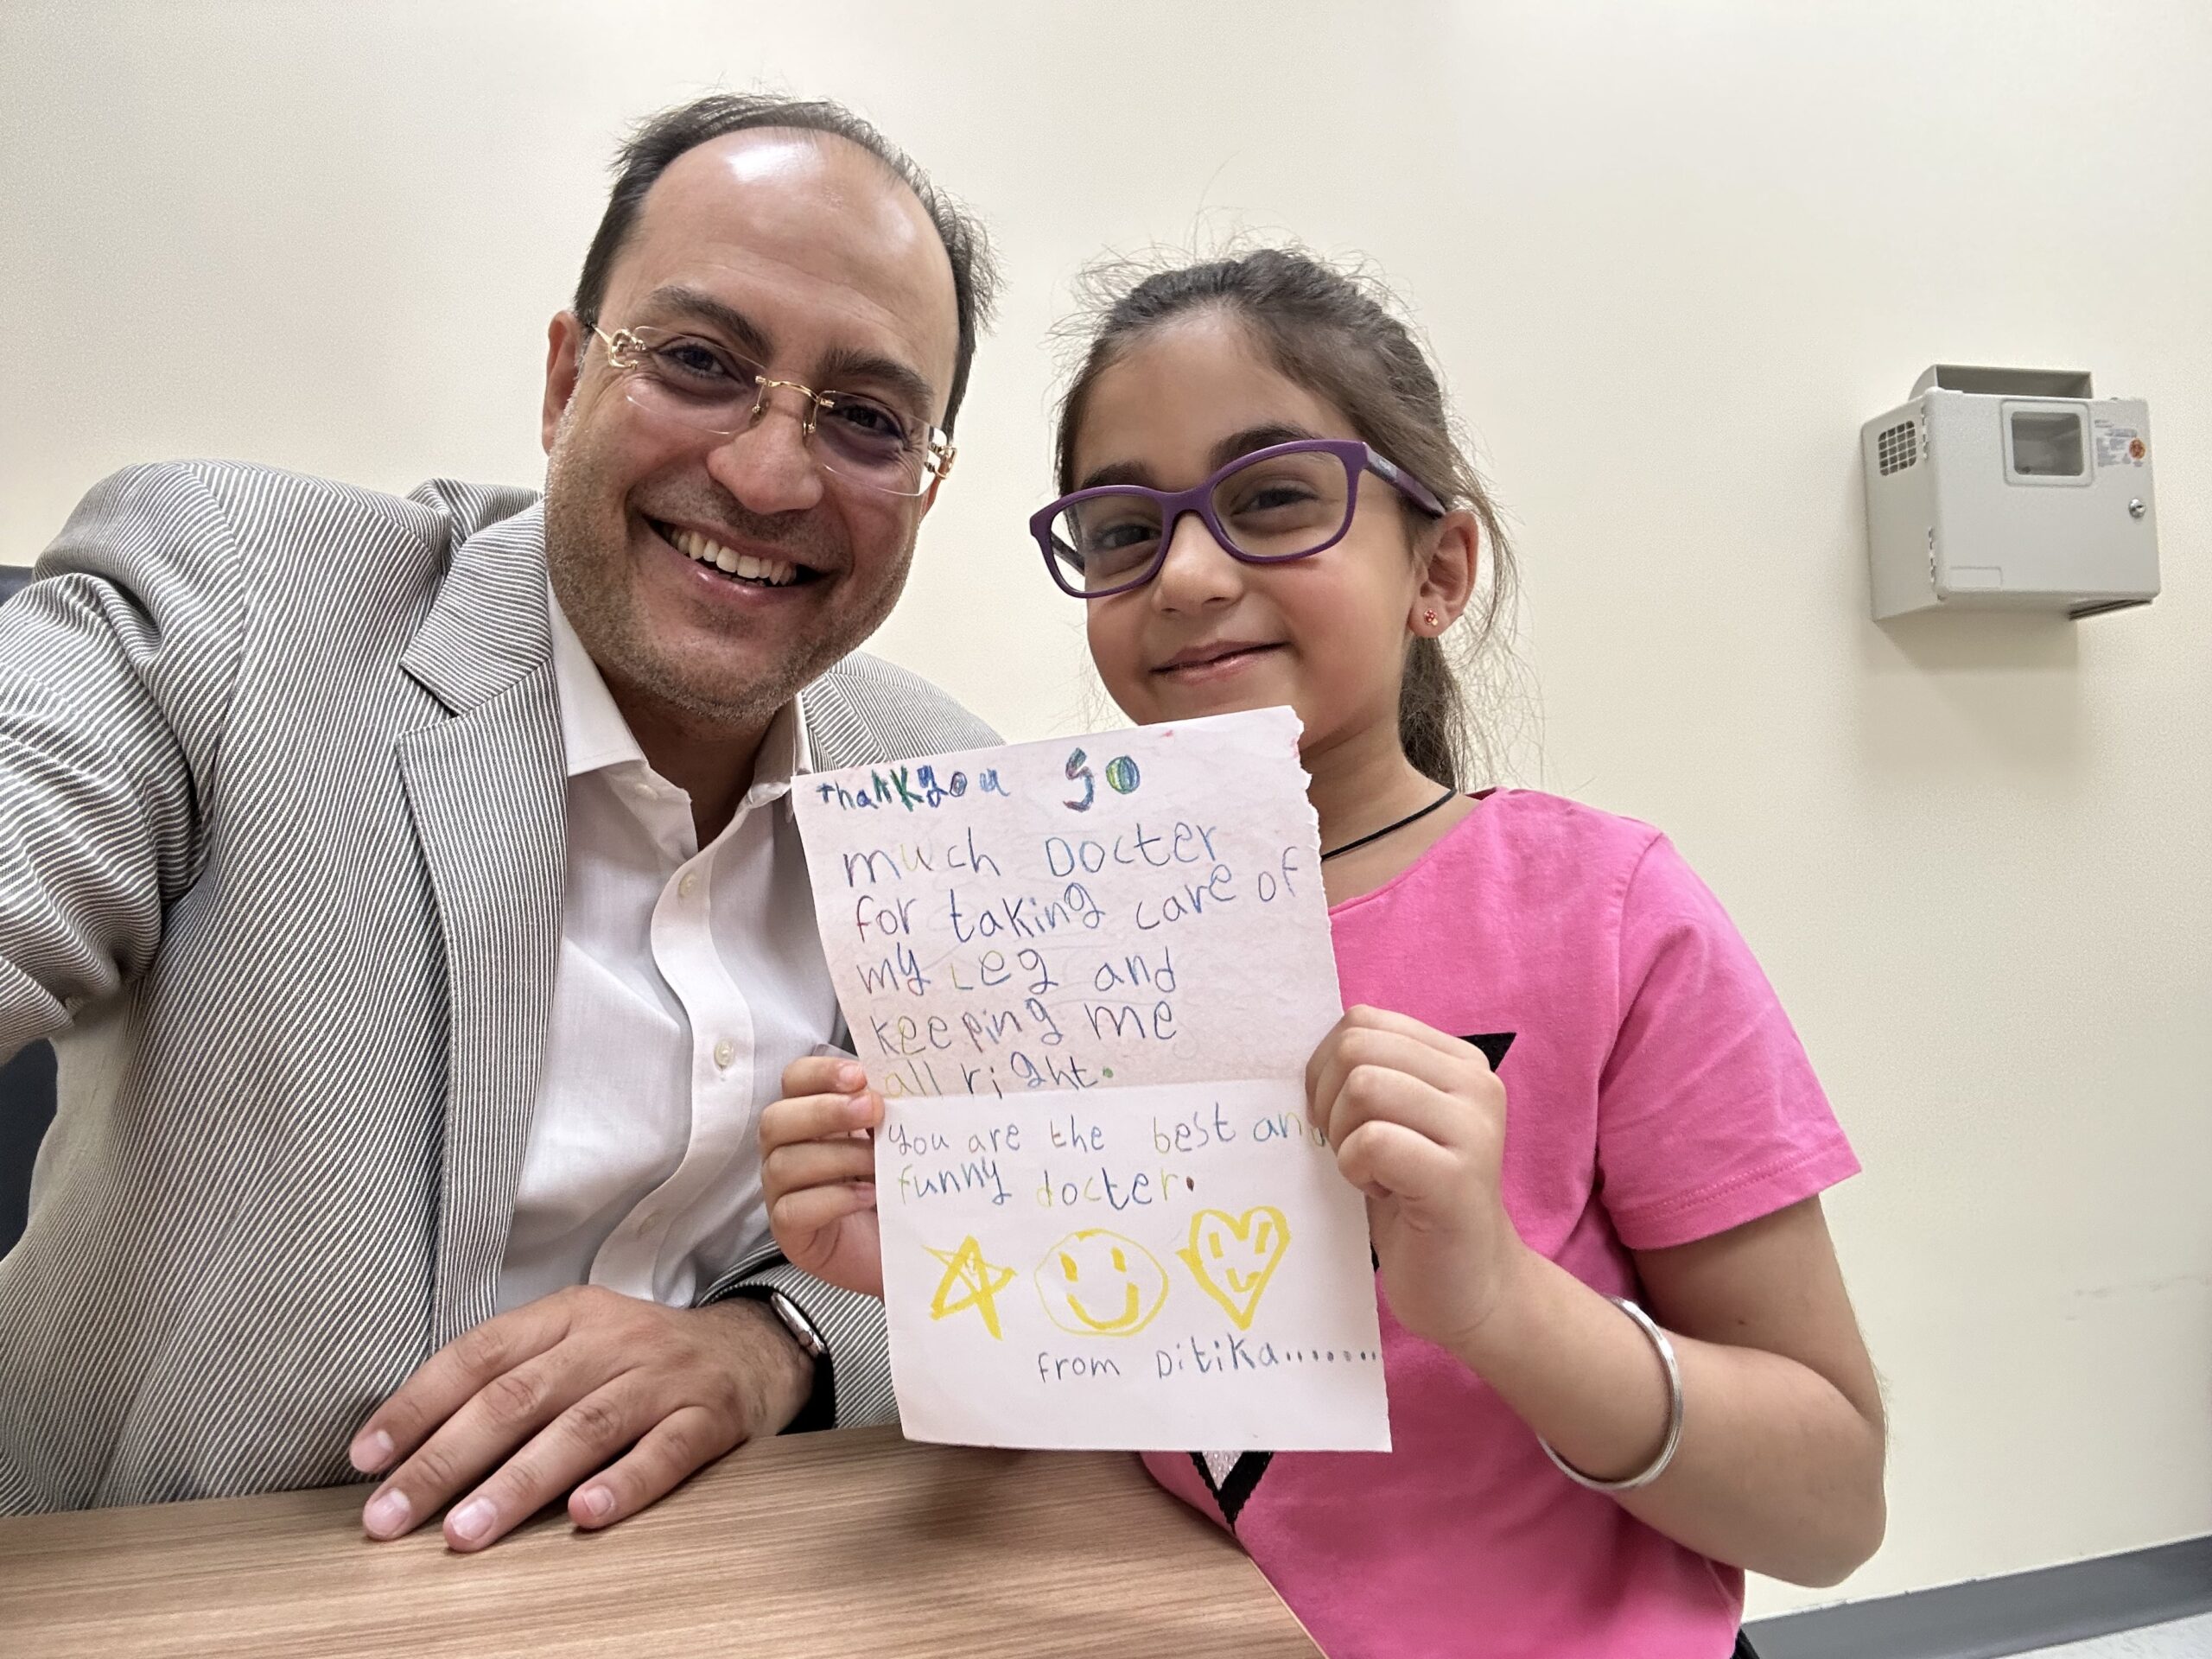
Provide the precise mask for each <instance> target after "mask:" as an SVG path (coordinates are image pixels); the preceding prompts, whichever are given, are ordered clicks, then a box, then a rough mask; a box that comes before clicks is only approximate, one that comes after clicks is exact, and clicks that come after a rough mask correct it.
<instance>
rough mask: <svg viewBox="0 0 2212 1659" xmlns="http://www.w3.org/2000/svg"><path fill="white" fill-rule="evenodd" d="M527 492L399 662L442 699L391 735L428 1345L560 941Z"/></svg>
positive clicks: (468, 1313) (485, 1287)
mask: <svg viewBox="0 0 2212 1659" xmlns="http://www.w3.org/2000/svg"><path fill="white" fill-rule="evenodd" d="M546 604H547V599H546V587H545V541H544V523H543V516H542V514H541V512H539V511H538V510H537V509H535V508H533V509H531V511H529V512H524V513H521V514H519V515H518V516H517V517H515V518H510V519H507V520H505V521H504V522H502V523H500V524H497V525H494V526H493V527H492V528H491V529H489V530H486V531H483V532H481V533H480V534H479V535H476V536H474V537H470V538H469V540H467V542H466V543H463V544H462V546H461V549H460V550H459V551H458V552H457V553H455V555H454V562H453V567H452V569H451V570H450V571H449V573H448V575H447V578H446V581H445V583H444V585H443V586H442V588H440V590H439V592H438V596H437V598H436V599H435V601H433V603H432V605H431V607H430V611H429V615H428V617H426V618H425V620H424V621H423V626H422V628H421V630H420V631H419V632H417V633H416V636H415V639H414V641H413V643H412V644H411V645H410V646H409V647H408V650H407V652H406V654H405V655H404V657H403V658H401V666H402V667H403V668H404V669H405V670H406V671H407V672H408V674H409V675H410V676H411V677H413V678H414V679H415V680H416V682H417V683H419V684H421V685H422V686H423V689H424V690H427V691H429V693H430V694H431V695H432V696H435V698H437V699H438V701H439V702H441V703H442V705H443V706H444V708H445V709H446V710H447V714H448V717H447V718H445V719H442V720H438V721H434V722H433V723H431V724H430V725H428V726H426V727H423V728H421V729H419V730H417V731H415V732H411V733H410V734H407V735H406V736H404V737H403V738H402V739H401V740H400V741H399V743H398V746H397V753H398V760H399V769H400V775H401V778H402V779H403V781H404V785H405V788H406V791H407V803H408V810H409V811H410V813H411V814H412V816H413V817H414V821H415V834H416V841H417V843H418V844H419V845H420V847H421V849H422V853H423V864H424V866H425V868H427V870H428V872H429V879H430V887H431V891H432V893H433V894H434V896H435V902H436V905H437V911H438V919H439V923H440V926H441V930H442V934H443V940H444V944H445V952H446V1007H447V1039H446V1040H447V1047H446V1077H447V1088H446V1120H445V1136H444V1158H443V1162H442V1168H441V1170H440V1186H439V1205H438V1248H437V1262H436V1269H435V1273H436V1281H435V1288H434V1300H433V1309H434V1312H433V1329H432V1332H431V1342H432V1344H433V1345H434V1346H441V1347H442V1346H443V1345H444V1344H446V1343H448V1342H450V1341H452V1340H453V1339H454V1338H455V1337H457V1336H459V1335H460V1334H461V1332H464V1331H467V1330H468V1329H469V1328H470V1327H471V1326H473V1325H478V1324H480V1323H481V1322H482V1321H483V1320H484V1319H487V1318H489V1317H490V1316H491V1314H492V1313H493V1307H494V1300H495V1297H496V1294H497V1292H498V1287H499V1263H500V1260H501V1258H502V1256H503V1255H504V1254H505V1249H506V1238H507V1230H508V1227H509V1225H510V1224H511V1223H512V1219H513V1214H514V1198H515V1189H516V1185H517V1184H518V1181H519V1179H520V1178H521V1173H522V1161H523V1154H524V1148H525V1147H527V1145H528V1143H529V1137H530V1122H531V1112H532V1109H534V1107H535V1105H536V1103H537V1084H538V1079H539V1076H540V1074H541V1072H542V1071H543V1059H544V1046H545V1034H546V1025H547V1020H548V1018H549V1015H550V1008H551V1005H552V996H553V976H554V972H555V969H556V965H557V963H558V961H559V957H560V942H561V885H562V872H563V863H564V861H565V857H566V853H567V836H568V800H567V790H566V776H567V768H566V764H565V760H564V755H563V745H562V738H561V712H560V699H559V695H558V691H557V690H556V685H555V682H554V677H553V658H552V635H551V632H550V628H549V626H548V622H547V615H546Z"/></svg>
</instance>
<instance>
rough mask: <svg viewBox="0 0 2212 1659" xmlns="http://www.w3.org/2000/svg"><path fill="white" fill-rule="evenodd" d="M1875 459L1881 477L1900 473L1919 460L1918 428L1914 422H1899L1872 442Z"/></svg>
mask: <svg viewBox="0 0 2212 1659" xmlns="http://www.w3.org/2000/svg"><path fill="white" fill-rule="evenodd" d="M1874 455H1875V459H1876V460H1877V461H1879V462H1880V464H1881V468H1882V476H1883V477H1884V478H1887V477H1888V476H1889V475H1890V474H1891V473H1901V472H1903V471H1904V469H1905V468H1906V467H1910V466H1911V465H1912V464H1913V462H1915V461H1918V460H1919V459H1920V427H1919V423H1917V422H1916V421H1900V422H1898V423H1897V424H1896V425H1895V426H1893V427H1891V428H1890V429H1889V430H1888V431H1886V432H1885V433H1883V434H1882V435H1880V436H1879V437H1878V438H1876V439H1875V440H1874Z"/></svg>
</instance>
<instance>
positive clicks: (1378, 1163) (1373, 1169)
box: [1337, 1118, 1464, 1205]
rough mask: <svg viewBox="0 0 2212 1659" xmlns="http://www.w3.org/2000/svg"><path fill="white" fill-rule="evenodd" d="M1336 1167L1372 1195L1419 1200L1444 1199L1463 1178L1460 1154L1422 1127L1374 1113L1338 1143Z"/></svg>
mask: <svg viewBox="0 0 2212 1659" xmlns="http://www.w3.org/2000/svg"><path fill="white" fill-rule="evenodd" d="M1337 1167H1338V1170H1340V1171H1342V1172H1343V1174H1344V1179H1346V1180H1348V1181H1350V1182H1351V1184H1352V1185H1354V1186H1356V1187H1357V1188H1358V1189H1359V1190H1360V1191H1361V1192H1364V1193H1365V1194H1367V1196H1368V1197H1369V1198H1395V1199H1397V1200H1398V1201H1400V1202H1401V1203H1403V1204H1411V1205H1427V1204H1434V1203H1440V1202H1446V1201H1449V1200H1450V1199H1452V1198H1454V1197H1455V1196H1457V1195H1458V1193H1459V1188H1460V1184H1461V1182H1462V1180H1463V1179H1464V1178H1463V1177H1462V1175H1461V1173H1460V1170H1459V1160H1456V1159H1455V1158H1453V1157H1452V1154H1451V1152H1450V1151H1449V1150H1447V1149H1446V1148H1445V1147H1440V1146H1439V1145H1437V1143H1436V1142H1435V1141H1432V1140H1430V1139H1429V1138H1428V1137H1427V1135H1422V1134H1421V1133H1420V1132H1419V1131H1418V1130H1415V1129H1410V1128H1407V1127H1406V1126H1405V1125H1404V1124H1402V1123H1393V1122H1388V1121H1387V1120H1384V1119H1382V1118H1370V1119H1369V1120H1368V1121H1367V1122H1364V1123H1363V1124H1361V1125H1360V1126H1359V1127H1358V1128H1356V1129H1354V1130H1353V1131H1352V1132H1351V1134H1350V1135H1346V1136H1345V1137H1344V1140H1343V1141H1342V1142H1341V1143H1339V1144H1338V1147H1337Z"/></svg>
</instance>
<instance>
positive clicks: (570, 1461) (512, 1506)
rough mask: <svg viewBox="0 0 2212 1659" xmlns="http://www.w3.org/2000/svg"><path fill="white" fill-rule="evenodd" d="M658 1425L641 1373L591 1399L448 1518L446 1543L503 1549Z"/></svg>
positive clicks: (542, 1435) (464, 1547)
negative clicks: (520, 1528)
mask: <svg viewBox="0 0 2212 1659" xmlns="http://www.w3.org/2000/svg"><path fill="white" fill-rule="evenodd" d="M701 1415H702V1416H704V1415H705V1414H704V1413H703V1412H702V1413H701ZM651 1426H652V1405H651V1402H650V1401H649V1400H648V1399H647V1397H646V1391H645V1387H644V1385H643V1384H642V1383H640V1382H639V1380H638V1379H637V1378H636V1376H634V1374H632V1375H630V1376H618V1377H616V1378H615V1379H614V1380H613V1382H612V1383H608V1384H607V1386H606V1387H605V1388H602V1389H598V1390H596V1391H594V1393H591V1394H588V1395H585V1396H584V1397H583V1398H582V1399H581V1400H579V1401H577V1402H575V1404H573V1405H571V1406H570V1407H569V1408H568V1409H567V1410H566V1411H563V1413H562V1414H560V1415H559V1416H557V1417H556V1418H555V1419H554V1420H553V1421H551V1422H550V1423H548V1424H547V1425H546V1426H545V1427H543V1429H541V1430H539V1431H538V1432H537V1433H536V1434H535V1435H533V1436H531V1440H530V1442H529V1444H528V1445H526V1446H524V1447H523V1448H522V1449H521V1450H520V1451H518V1452H516V1453H515V1454H514V1455H513V1456H512V1457H511V1458H509V1459H507V1460H506V1461H505V1463H503V1464H501V1465H499V1468H498V1469H497V1470H496V1471H493V1474H492V1477H491V1478H489V1479H488V1480H486V1481H485V1482H484V1484H482V1485H480V1486H479V1487H478V1488H477V1489H476V1490H475V1491H473V1492H471V1493H470V1494H469V1495H468V1496H467V1498H465V1499H463V1500H462V1501H461V1503H456V1504H454V1506H453V1509H452V1511H451V1512H450V1513H449V1514H448V1515H447V1516H446V1526H445V1533H446V1541H447V1542H448V1544H450V1545H452V1546H453V1548H455V1549H458V1550H477V1549H482V1548H484V1547H485V1546H486V1545H487V1544H492V1543H496V1542H498V1541H499V1540H500V1539H501V1538H503V1537H505V1535H507V1534H508V1533H509V1532H511V1531H512V1530H513V1529H515V1528H516V1527H518V1526H520V1525H521V1524H522V1523H523V1522H525V1521H527V1520H529V1519H530V1517H531V1516H533V1515H536V1514H537V1512H538V1511H539V1510H542V1509H543V1508H544V1507H545V1506H546V1505H547V1504H549V1503H553V1502H554V1501H556V1499H558V1498H559V1497H561V1495H562V1494H563V1493H564V1492H568V1491H571V1490H572V1489H573V1488H574V1487H575V1484H576V1483H577V1482H578V1481H581V1480H582V1479H584V1478H586V1477H587V1476H588V1475H590V1474H591V1473H592V1472H593V1471H595V1470H599V1469H602V1468H604V1467H606V1465H607V1462H608V1460H609V1459H612V1458H613V1456H614V1455H615V1453H616V1452H620V1451H621V1450H622V1448H623V1447H625V1446H628V1445H630V1444H631V1443H632V1441H634V1440H637V1439H638V1438H639V1435H641V1434H642V1433H645V1432H646V1430H647V1429H648V1428H650V1427H651Z"/></svg>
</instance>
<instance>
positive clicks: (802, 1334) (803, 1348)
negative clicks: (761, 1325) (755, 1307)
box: [762, 1290, 829, 1359]
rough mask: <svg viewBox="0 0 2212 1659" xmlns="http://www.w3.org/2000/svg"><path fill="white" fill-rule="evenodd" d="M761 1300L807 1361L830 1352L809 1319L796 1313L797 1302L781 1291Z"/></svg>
mask: <svg viewBox="0 0 2212 1659" xmlns="http://www.w3.org/2000/svg"><path fill="white" fill-rule="evenodd" d="M762 1300H765V1301H766V1303H767V1304H768V1306H769V1307H770V1308H772V1309H773V1310H774V1312H775V1315H776V1317H777V1318H778V1319H781V1320H782V1321H783V1322H784V1329H785V1330H786V1331H788V1332H791V1340H792V1341H793V1342H795V1343H797V1344H798V1346H799V1351H800V1352H801V1353H803V1354H804V1355H805V1356H806V1357H808V1358H809V1359H820V1358H821V1357H823V1355H824V1354H826V1353H828V1352H829V1344H826V1343H824V1342H823V1340H822V1333H821V1332H818V1331H817V1330H816V1329H815V1328H814V1322H813V1321H812V1320H811V1319H808V1318H807V1317H806V1315H805V1314H804V1313H800V1312H799V1311H798V1303H797V1302H795V1301H793V1300H791V1298H790V1297H788V1296H786V1295H785V1294H784V1293H783V1292H782V1291H780V1290H771V1291H769V1293H768V1294H767V1295H766V1297H764V1298H762Z"/></svg>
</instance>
